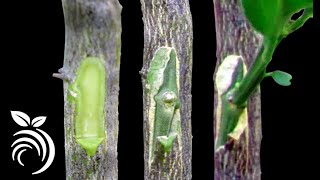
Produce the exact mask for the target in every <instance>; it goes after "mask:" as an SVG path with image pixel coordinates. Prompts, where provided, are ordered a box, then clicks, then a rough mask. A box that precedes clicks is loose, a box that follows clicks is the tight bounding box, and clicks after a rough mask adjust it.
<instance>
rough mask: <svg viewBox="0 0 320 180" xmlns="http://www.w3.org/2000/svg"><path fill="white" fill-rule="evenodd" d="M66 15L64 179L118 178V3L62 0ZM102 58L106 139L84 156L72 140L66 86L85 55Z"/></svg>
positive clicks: (72, 108) (70, 109)
mask: <svg viewBox="0 0 320 180" xmlns="http://www.w3.org/2000/svg"><path fill="white" fill-rule="evenodd" d="M62 3H63V10H64V17H65V32H66V38H65V58H64V65H63V68H62V69H60V70H59V72H60V73H61V76H62V77H64V78H67V79H69V80H65V81H64V102H65V103H64V110H65V111H64V126H65V155H66V159H65V162H66V178H67V179H117V178H118V167H117V165H118V162H117V141H118V90H119V64H120V57H119V56H120V43H121V36H120V35H121V6H120V4H119V3H118V1H117V0H62ZM87 56H94V57H100V58H101V59H103V60H104V62H105V63H104V66H105V69H106V77H107V78H106V79H107V80H106V81H107V82H106V85H107V96H106V101H105V102H106V103H105V112H106V113H105V114H106V117H105V126H106V127H105V129H106V140H105V141H103V142H102V143H101V144H100V146H99V148H98V151H97V153H96V155H95V156H93V157H90V156H87V154H86V152H85V150H84V149H83V148H81V147H80V146H79V145H78V144H77V143H76V141H75V139H74V137H75V134H74V117H75V111H74V110H75V109H74V108H75V107H74V105H72V104H70V103H69V102H68V101H67V96H68V86H69V85H70V83H71V82H73V80H74V79H75V73H76V71H77V69H78V67H79V65H80V64H81V61H82V60H83V59H84V57H87Z"/></svg>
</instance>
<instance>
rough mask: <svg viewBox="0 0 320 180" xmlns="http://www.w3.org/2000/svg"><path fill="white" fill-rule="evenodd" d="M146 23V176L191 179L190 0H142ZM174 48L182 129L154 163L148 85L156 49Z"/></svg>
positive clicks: (144, 97)
mask: <svg viewBox="0 0 320 180" xmlns="http://www.w3.org/2000/svg"><path fill="white" fill-rule="evenodd" d="M141 5H142V12H143V22H144V58H143V59H144V61H143V62H144V66H143V68H142V70H141V75H142V82H143V109H144V147H145V148H144V149H145V152H144V159H145V179H191V146H192V144H191V139H192V136H191V75H192V71H191V68H192V18H191V13H190V8H189V1H188V0H141ZM162 46H166V47H172V48H174V49H175V50H176V52H177V58H178V60H179V77H178V78H179V81H177V82H179V88H180V89H179V99H180V102H181V106H180V108H179V111H180V117H181V123H180V131H179V132H178V135H177V138H176V140H175V141H174V144H173V147H172V149H171V151H170V152H169V153H167V154H166V155H165V157H164V159H163V160H159V159H156V160H155V161H154V162H153V163H150V161H149V160H150V159H149V158H150V153H149V148H150V141H152V137H151V136H150V131H152V130H153V129H152V128H153V124H151V121H150V119H149V108H150V105H151V102H150V98H153V97H149V94H148V87H147V84H146V76H147V73H148V71H149V67H150V62H151V60H152V58H153V56H154V54H155V52H156V50H157V49H158V48H160V47H162Z"/></svg>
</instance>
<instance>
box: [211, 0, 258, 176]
mask: <svg viewBox="0 0 320 180" xmlns="http://www.w3.org/2000/svg"><path fill="white" fill-rule="evenodd" d="M214 11H215V24H216V36H217V52H216V56H217V65H216V71H217V68H218V67H219V65H220V64H221V62H222V60H223V59H224V58H225V57H226V56H228V55H232V54H234V55H241V56H242V57H243V58H244V60H245V63H246V65H247V67H248V68H249V67H250V65H251V64H252V62H253V61H254V59H255V57H256V56H257V53H258V51H259V49H260V48H261V45H262V37H261V36H260V35H259V34H257V33H256V32H255V31H254V30H253V29H252V27H251V25H250V24H249V23H248V21H247V20H246V18H245V15H244V13H243V11H242V7H241V1H240V0H214ZM215 97H217V90H216V89H215ZM214 104H215V107H217V98H215V103H214ZM216 111H217V110H216V109H215V110H214V112H215V117H214V138H215V139H216V132H218V128H219V127H216ZM261 138H262V130H261V103H260V90H259V88H257V90H256V91H255V92H254V93H253V94H252V95H251V97H250V99H249V101H248V127H247V128H246V130H245V132H244V133H243V134H242V135H241V137H240V139H239V141H237V142H231V143H230V144H228V145H227V146H226V148H225V149H223V150H221V151H217V152H215V160H214V161H215V167H214V169H215V175H214V177H215V180H220V179H225V180H229V179H245V180H259V179H260V175H261V170H260V144H261Z"/></svg>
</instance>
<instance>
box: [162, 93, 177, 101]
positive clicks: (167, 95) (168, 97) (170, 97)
mask: <svg viewBox="0 0 320 180" xmlns="http://www.w3.org/2000/svg"><path fill="white" fill-rule="evenodd" d="M162 100H163V102H164V103H174V102H175V101H176V100H177V96H176V94H175V93H174V92H172V91H169V92H165V93H163V94H162Z"/></svg>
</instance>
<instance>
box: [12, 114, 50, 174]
mask: <svg viewBox="0 0 320 180" xmlns="http://www.w3.org/2000/svg"><path fill="white" fill-rule="evenodd" d="M11 116H12V118H13V120H14V121H15V122H16V123H17V124H18V125H20V126H22V127H35V128H36V129H35V130H21V131H19V132H17V133H15V134H14V135H13V136H16V135H28V136H26V137H23V136H22V137H21V138H19V139H17V140H16V141H14V142H13V143H12V145H11V147H12V148H13V150H12V160H13V161H15V160H16V159H17V160H18V162H19V164H20V165H21V166H24V164H23V163H22V161H21V155H22V153H23V152H25V151H26V150H27V149H33V148H35V149H36V150H37V152H38V156H41V157H42V158H41V160H42V161H44V160H45V163H44V165H43V166H42V168H41V169H39V170H38V171H36V172H33V173H32V174H39V173H42V172H43V171H45V170H46V169H48V167H49V166H50V165H51V163H52V162H53V159H54V155H55V146H54V143H53V141H52V139H51V137H50V136H49V135H48V134H47V133H46V132H44V131H43V130H41V129H38V127H40V126H41V125H42V124H43V123H44V122H45V121H46V117H45V116H39V117H36V118H34V119H33V120H30V117H29V116H28V115H27V114H25V113H23V112H20V111H11ZM30 137H32V138H30ZM47 145H48V147H49V148H48V149H47ZM47 154H48V156H47ZM46 157H47V158H46Z"/></svg>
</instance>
